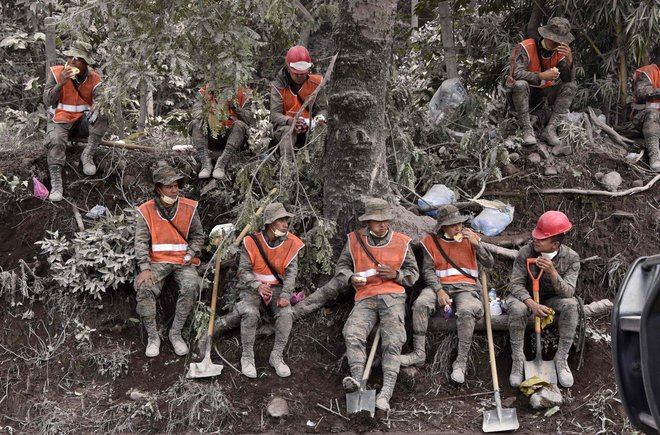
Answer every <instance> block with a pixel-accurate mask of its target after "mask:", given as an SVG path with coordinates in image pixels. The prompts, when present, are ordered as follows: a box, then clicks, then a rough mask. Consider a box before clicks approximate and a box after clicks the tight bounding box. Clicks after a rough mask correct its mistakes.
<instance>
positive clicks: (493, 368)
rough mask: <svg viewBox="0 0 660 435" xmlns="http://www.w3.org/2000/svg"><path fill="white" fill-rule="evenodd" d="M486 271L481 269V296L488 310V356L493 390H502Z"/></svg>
mask: <svg viewBox="0 0 660 435" xmlns="http://www.w3.org/2000/svg"><path fill="white" fill-rule="evenodd" d="M486 279H487V278H486V272H484V271H483V270H482V271H481V298H482V299H483V300H484V310H485V312H486V335H487V336H488V356H489V357H490V374H491V376H492V377H493V390H495V391H496V392H497V391H500V383H499V381H498V380H497V365H496V364H495V346H494V345H493V327H492V325H491V323H490V304H489V303H488V282H487V281H486Z"/></svg>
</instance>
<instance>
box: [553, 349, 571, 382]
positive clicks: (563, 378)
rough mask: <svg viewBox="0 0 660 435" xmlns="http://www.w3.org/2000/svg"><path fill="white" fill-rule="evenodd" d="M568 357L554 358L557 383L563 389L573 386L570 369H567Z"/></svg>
mask: <svg viewBox="0 0 660 435" xmlns="http://www.w3.org/2000/svg"><path fill="white" fill-rule="evenodd" d="M567 358H568V355H566V356H563V355H557V356H555V367H557V381H559V385H561V386H562V387H564V388H569V387H572V386H573V373H571V369H570V367H568V360H567Z"/></svg>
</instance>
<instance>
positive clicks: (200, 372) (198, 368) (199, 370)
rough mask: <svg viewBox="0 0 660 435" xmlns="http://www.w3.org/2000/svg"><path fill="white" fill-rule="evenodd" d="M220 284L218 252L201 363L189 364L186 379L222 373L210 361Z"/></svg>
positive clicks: (218, 366)
mask: <svg viewBox="0 0 660 435" xmlns="http://www.w3.org/2000/svg"><path fill="white" fill-rule="evenodd" d="M219 283H220V250H219V249H218V250H217V252H216V253H215V274H214V275H213V294H212V295H211V315H210V316H209V330H208V335H207V337H206V349H205V351H204V359H203V360H202V362H198V363H191V364H190V368H189V369H188V374H186V377H187V378H209V377H212V376H218V375H219V374H220V373H222V369H223V365H222V364H213V361H211V348H212V347H213V346H212V344H213V326H214V322H215V304H216V301H217V297H218V284H219Z"/></svg>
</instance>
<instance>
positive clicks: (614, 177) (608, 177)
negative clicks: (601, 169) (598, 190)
mask: <svg viewBox="0 0 660 435" xmlns="http://www.w3.org/2000/svg"><path fill="white" fill-rule="evenodd" d="M600 182H601V183H602V185H603V187H605V189H607V190H609V191H610V192H616V191H617V189H618V188H619V186H621V183H622V182H623V178H621V175H620V174H619V173H618V172H616V171H612V172H608V173H607V174H605V175H603V178H601V179H600Z"/></svg>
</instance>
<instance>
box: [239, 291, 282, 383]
mask: <svg viewBox="0 0 660 435" xmlns="http://www.w3.org/2000/svg"><path fill="white" fill-rule="evenodd" d="M271 289H272V292H273V293H272V296H271V299H270V302H269V304H268V309H269V310H270V312H271V313H273V314H274V316H275V343H274V344H273V350H272V351H271V353H270V358H269V359H268V362H269V363H270V365H271V366H272V367H274V368H275V372H276V373H277V375H278V376H280V377H287V376H290V375H291V371H290V369H289V367H288V366H287V365H286V364H285V363H284V360H283V358H282V355H283V353H284V348H285V347H286V344H287V342H288V341H289V335H290V334H291V327H292V326H293V309H292V308H291V305H287V306H286V307H282V308H280V307H278V306H277V301H278V300H279V297H280V294H281V293H282V286H281V285H274V286H271ZM262 303H263V299H262V298H261V296H260V295H259V293H258V292H257V291H255V290H243V291H241V293H240V301H239V302H238V303H237V304H236V311H238V314H240V316H241V346H242V347H243V353H242V356H241V365H242V366H243V373H244V374H245V375H246V376H248V377H256V369H255V368H254V340H255V336H256V333H257V324H258V323H259V319H260V318H261V312H260V307H261V304H262ZM250 365H251V367H248V366H250ZM246 369H247V370H246ZM252 374H253V375H254V376H251V375H252Z"/></svg>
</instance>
